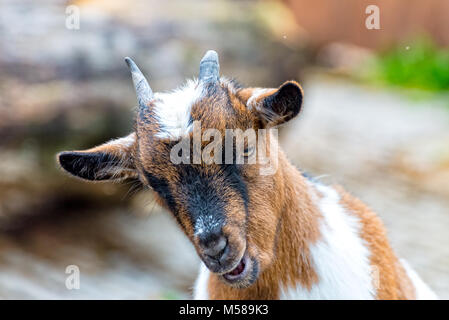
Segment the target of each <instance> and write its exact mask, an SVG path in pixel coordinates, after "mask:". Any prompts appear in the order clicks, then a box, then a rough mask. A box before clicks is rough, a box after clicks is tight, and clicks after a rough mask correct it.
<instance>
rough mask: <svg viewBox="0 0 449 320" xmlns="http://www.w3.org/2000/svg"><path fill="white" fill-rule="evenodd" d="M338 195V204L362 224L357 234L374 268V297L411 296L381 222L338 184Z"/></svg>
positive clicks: (402, 270)
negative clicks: (375, 279) (375, 280)
mask: <svg viewBox="0 0 449 320" xmlns="http://www.w3.org/2000/svg"><path fill="white" fill-rule="evenodd" d="M336 189H337V190H338V192H339V193H340V195H341V201H340V203H341V205H342V206H343V207H345V208H346V209H347V212H349V213H350V214H353V215H355V216H357V217H358V218H359V219H360V222H361V225H362V232H361V234H360V236H361V237H362V239H363V240H365V242H366V243H367V244H368V247H369V249H370V251H371V265H372V266H375V267H376V268H378V271H379V272H378V275H379V283H378V285H379V288H378V290H377V299H381V300H385V299H388V300H391V299H415V290H414V287H413V284H412V283H411V281H410V279H409V277H408V276H407V275H406V273H405V270H404V268H403V267H402V265H401V264H400V262H399V260H398V258H397V257H396V255H395V254H394V252H393V250H392V249H391V247H390V244H389V243H388V239H387V232H386V229H385V227H384V225H383V223H382V221H381V220H380V219H379V217H377V215H376V214H375V213H374V212H372V211H371V210H370V209H369V208H368V207H367V206H366V205H365V204H364V203H362V202H361V201H360V200H359V199H357V198H355V197H353V196H351V195H350V194H349V193H347V192H346V191H344V190H343V188H342V187H340V186H338V187H336Z"/></svg>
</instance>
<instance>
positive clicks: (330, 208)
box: [281, 183, 376, 299]
mask: <svg viewBox="0 0 449 320" xmlns="http://www.w3.org/2000/svg"><path fill="white" fill-rule="evenodd" d="M314 185H315V187H316V188H317V189H318V191H319V192H320V193H321V194H322V195H323V196H324V197H323V198H322V199H321V200H318V199H317V200H318V203H317V205H318V207H319V208H320V211H321V213H322V214H323V222H322V225H321V228H320V231H321V238H320V240H319V241H318V242H317V243H315V244H313V245H312V246H311V247H310V253H311V256H312V263H313V268H314V269H315V271H316V273H317V275H318V283H316V284H314V285H313V286H312V288H311V289H310V290H308V289H307V288H304V287H302V286H300V285H299V284H298V285H297V286H296V287H293V288H282V289H281V298H282V299H373V298H374V297H375V296H376V290H375V288H374V286H373V278H372V267H371V265H370V251H369V249H368V247H367V245H366V244H365V243H364V241H363V240H362V238H361V237H360V228H361V226H360V222H359V220H358V219H357V218H356V217H354V216H352V215H350V214H348V213H347V212H346V211H345V209H344V208H343V207H342V206H341V205H340V203H339V201H340V196H339V195H338V193H337V192H336V191H335V190H334V189H333V188H331V187H328V186H325V185H321V184H319V183H315V184H314Z"/></svg>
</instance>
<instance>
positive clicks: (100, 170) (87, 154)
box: [57, 133, 137, 181]
mask: <svg viewBox="0 0 449 320" xmlns="http://www.w3.org/2000/svg"><path fill="white" fill-rule="evenodd" d="M135 144H136V134H135V133H131V134H130V135H128V136H126V137H123V138H119V139H115V140H112V141H109V142H106V143H104V144H102V145H100V146H98V147H94V148H91V149H87V150H81V151H64V152H61V153H59V154H58V155H57V159H58V162H59V164H60V165H61V167H62V168H63V169H64V170H65V171H67V172H68V173H70V174H72V175H74V176H76V177H78V178H81V179H85V180H90V181H102V180H123V179H126V178H137V171H136V168H135V166H134V163H133V160H132V150H133V148H134V147H135Z"/></svg>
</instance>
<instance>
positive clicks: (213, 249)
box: [199, 231, 228, 259]
mask: <svg viewBox="0 0 449 320" xmlns="http://www.w3.org/2000/svg"><path fill="white" fill-rule="evenodd" d="M199 240H200V245H201V247H202V249H203V252H204V254H206V255H208V256H209V257H211V258H215V259H218V258H220V256H221V254H222V253H223V251H224V249H225V248H226V245H227V242H228V241H227V239H226V237H225V236H224V235H223V234H222V233H221V231H220V232H215V233H210V234H208V235H207V236H203V237H201V238H200V239H199Z"/></svg>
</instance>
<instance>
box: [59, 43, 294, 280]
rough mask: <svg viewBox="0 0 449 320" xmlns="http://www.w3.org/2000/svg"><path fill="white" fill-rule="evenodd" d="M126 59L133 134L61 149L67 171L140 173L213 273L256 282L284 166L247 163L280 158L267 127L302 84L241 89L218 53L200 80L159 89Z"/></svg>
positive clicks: (92, 175) (271, 240)
mask: <svg viewBox="0 0 449 320" xmlns="http://www.w3.org/2000/svg"><path fill="white" fill-rule="evenodd" d="M127 63H128V65H129V67H130V69H131V72H132V75H133V80H134V84H135V88H136V92H137V96H138V101H139V111H138V114H137V117H136V126H135V131H134V132H133V133H131V134H130V135H128V136H126V137H124V138H120V139H116V140H112V141H110V142H107V143H105V144H103V145H100V146H98V147H94V148H91V149H88V150H83V151H67V152H62V153H60V154H59V155H58V160H59V163H60V165H61V167H62V168H63V169H65V170H66V171H67V172H69V173H71V174H73V175H75V176H77V177H80V178H83V179H86V180H91V181H98V180H123V179H126V178H135V179H139V180H140V181H141V182H142V184H144V185H146V186H148V187H150V188H151V189H152V190H154V191H155V196H156V199H157V201H158V202H159V203H160V204H161V205H162V206H164V207H166V208H167V209H168V210H169V211H171V212H172V213H173V215H174V216H175V218H176V220H177V221H178V223H179V225H180V226H181V228H182V229H183V231H184V232H185V233H186V235H187V236H188V237H189V239H190V240H191V241H192V243H193V244H194V246H195V248H196V251H197V252H198V255H199V256H200V258H201V260H202V261H203V262H204V264H205V265H206V266H207V267H208V268H209V269H210V271H211V272H213V273H216V274H218V275H219V276H220V277H221V278H222V280H223V281H225V282H226V283H228V284H230V285H231V286H234V287H240V288H243V287H247V286H250V285H251V284H252V283H253V282H254V281H255V280H256V279H257V277H258V275H259V273H260V272H262V271H263V270H264V269H265V268H266V267H267V266H269V265H270V263H271V262H272V261H273V259H274V251H275V242H276V228H277V225H278V222H279V219H280V214H281V211H282V209H283V208H281V207H280V199H279V195H278V191H279V190H280V189H282V188H283V184H282V174H281V173H280V172H278V171H272V172H269V174H267V173H265V174H261V172H263V164H261V163H260V161H257V160H256V161H253V162H251V161H249V160H248V159H249V158H250V157H253V159H254V155H255V154H256V150H255V148H258V149H259V150H258V151H257V153H258V154H259V158H258V159H261V157H260V154H261V153H260V149H261V148H262V149H265V153H264V154H265V155H266V160H268V162H270V163H277V151H278V147H277V141H276V139H275V137H274V136H273V135H272V134H266V132H263V129H269V128H272V127H273V126H274V125H277V124H280V123H282V122H285V121H288V120H289V119H291V118H293V117H294V116H296V115H297V114H298V112H299V110H300V108H301V104H302V97H303V95H302V89H301V87H300V86H299V85H298V84H297V83H296V82H293V81H289V82H286V83H284V84H283V85H281V86H280V87H279V88H277V89H260V88H243V87H241V86H240V85H238V84H237V83H236V82H235V81H230V80H227V79H224V78H220V77H219V75H218V57H217V54H216V53H215V52H214V51H209V52H208V53H207V54H206V55H205V57H204V58H203V60H202V61H201V64H200V76H199V79H198V80H196V81H188V82H187V83H186V85H185V86H183V87H181V88H180V89H177V90H175V91H173V92H169V93H155V94H153V93H152V91H151V88H150V87H149V85H148V83H147V82H146V80H145V78H144V77H143V75H142V74H141V72H140V70H139V69H138V68H137V66H136V65H135V64H134V63H133V62H132V60H130V59H127ZM260 129H262V130H260ZM235 132H237V133H238V132H244V133H245V134H244V135H243V136H241V135H240V136H239V135H238V134H237V135H235ZM246 133H249V134H246ZM251 133H253V134H251ZM232 134H234V136H232ZM239 137H240V138H242V139H240V141H241V142H242V143H241V144H239V142H238V141H237V140H239ZM212 138H213V139H212ZM210 141H212V142H210ZM256 141H257V144H256V143H255V142H256ZM234 142H235V144H234ZM239 145H241V146H242V147H241V148H239V147H238V146H239ZM211 146H213V147H211ZM180 156H181V158H182V159H181V161H179V157H180ZM208 156H209V157H208ZM228 156H229V157H228ZM211 159H212V161H211ZM238 159H244V160H243V162H241V161H240V162H239V161H238ZM249 162H250V163H249Z"/></svg>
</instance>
